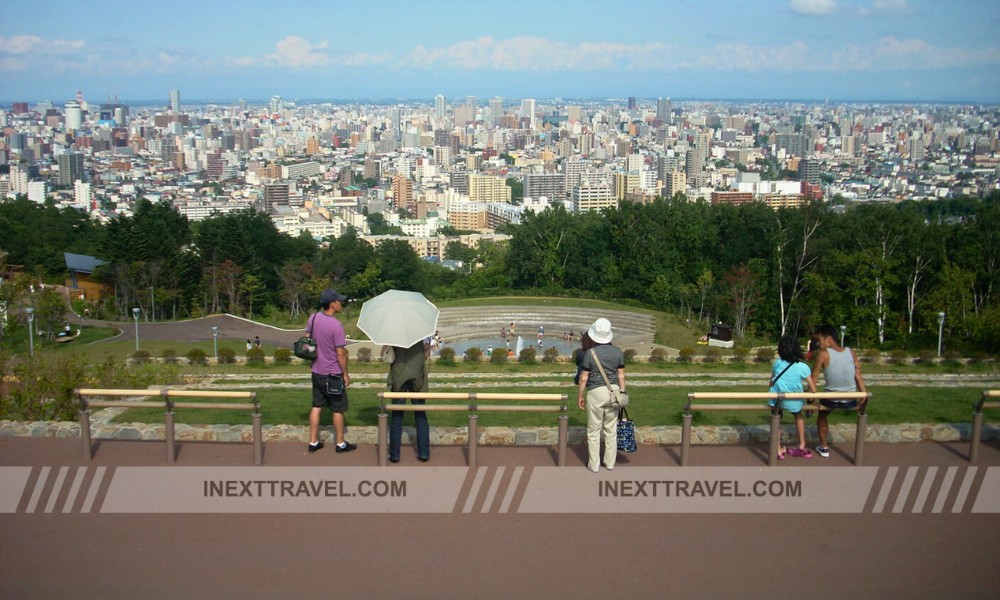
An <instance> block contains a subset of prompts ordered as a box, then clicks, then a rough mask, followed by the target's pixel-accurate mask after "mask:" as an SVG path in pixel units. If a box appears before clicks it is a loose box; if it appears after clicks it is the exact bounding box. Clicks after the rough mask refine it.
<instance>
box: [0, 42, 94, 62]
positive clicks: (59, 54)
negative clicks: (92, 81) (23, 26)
mask: <svg viewBox="0 0 1000 600" xmlns="http://www.w3.org/2000/svg"><path fill="white" fill-rule="evenodd" d="M85 48H86V43H85V42H84V41H83V40H62V39H53V40H46V39H44V38H41V37H39V36H37V35H15V36H12V37H0V71H23V70H27V69H31V68H34V67H35V66H36V65H38V64H40V63H42V64H45V65H47V66H56V67H61V66H64V65H65V64H66V63H67V61H69V62H72V60H73V57H74V55H77V54H80V53H81V52H82V51H83V50H84V49H85Z"/></svg>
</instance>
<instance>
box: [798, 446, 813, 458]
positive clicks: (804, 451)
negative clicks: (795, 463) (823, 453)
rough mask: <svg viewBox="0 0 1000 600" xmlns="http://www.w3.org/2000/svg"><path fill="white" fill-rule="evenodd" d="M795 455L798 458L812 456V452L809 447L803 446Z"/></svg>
mask: <svg viewBox="0 0 1000 600" xmlns="http://www.w3.org/2000/svg"><path fill="white" fill-rule="evenodd" d="M796 456H798V457H800V458H812V457H813V453H812V452H811V451H810V450H809V448H803V449H800V450H799V454H797V455H796Z"/></svg>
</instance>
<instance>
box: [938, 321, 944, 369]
mask: <svg viewBox="0 0 1000 600" xmlns="http://www.w3.org/2000/svg"><path fill="white" fill-rule="evenodd" d="M943 333H944V313H943V312H939V313H938V358H941V336H942V334H943Z"/></svg>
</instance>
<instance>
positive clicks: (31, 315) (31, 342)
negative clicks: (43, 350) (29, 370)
mask: <svg viewBox="0 0 1000 600" xmlns="http://www.w3.org/2000/svg"><path fill="white" fill-rule="evenodd" d="M24 312H26V313H28V349H29V350H28V352H29V353H30V354H31V356H34V355H35V330H34V328H33V327H32V324H33V323H34V321H35V309H33V308H31V307H30V306H29V307H27V308H25V309H24Z"/></svg>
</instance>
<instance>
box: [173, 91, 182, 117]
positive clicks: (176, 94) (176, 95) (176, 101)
mask: <svg viewBox="0 0 1000 600" xmlns="http://www.w3.org/2000/svg"><path fill="white" fill-rule="evenodd" d="M170 112H173V113H180V112H181V91H180V90H170Z"/></svg>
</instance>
